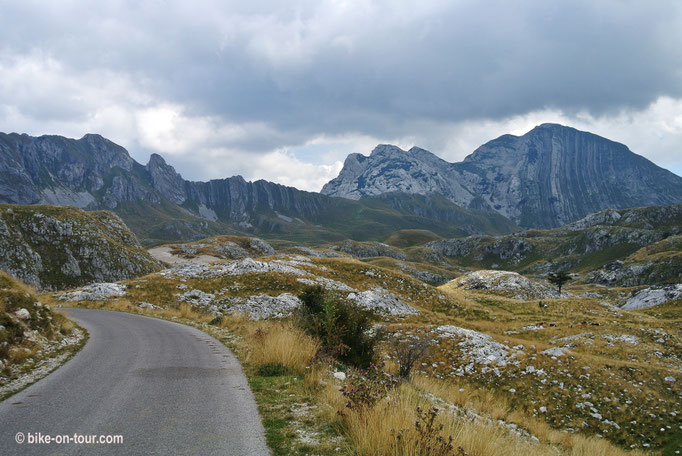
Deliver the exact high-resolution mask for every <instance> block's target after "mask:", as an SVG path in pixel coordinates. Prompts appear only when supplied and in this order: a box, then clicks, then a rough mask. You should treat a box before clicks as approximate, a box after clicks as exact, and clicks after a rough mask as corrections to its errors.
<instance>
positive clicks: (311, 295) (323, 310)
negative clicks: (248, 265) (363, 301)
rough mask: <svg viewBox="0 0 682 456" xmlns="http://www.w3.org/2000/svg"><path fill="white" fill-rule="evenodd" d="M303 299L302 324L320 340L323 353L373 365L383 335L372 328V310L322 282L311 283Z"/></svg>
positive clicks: (343, 359) (342, 359)
mask: <svg viewBox="0 0 682 456" xmlns="http://www.w3.org/2000/svg"><path fill="white" fill-rule="evenodd" d="M299 299H300V300H301V302H302V306H301V307H300V309H299V312H298V324H299V326H301V327H302V328H303V329H304V330H305V331H306V332H307V333H308V334H310V335H312V336H314V337H316V338H318V339H319V340H320V342H321V344H322V350H321V352H322V353H321V354H322V355H325V356H328V357H332V358H335V359H338V360H339V361H341V362H343V363H346V364H349V365H351V366H355V367H358V368H367V367H369V365H370V364H371V363H372V361H373V360H374V358H375V356H376V347H377V344H378V343H379V342H380V341H381V339H382V336H383V334H382V333H381V332H378V331H371V329H372V314H371V312H368V311H365V310H363V309H359V308H357V307H355V306H352V305H350V304H348V303H345V302H343V301H341V300H340V299H338V298H337V297H336V295H335V294H334V293H333V292H330V291H327V290H325V289H324V288H323V287H321V286H314V287H307V288H306V289H304V290H303V292H302V293H301V294H300V295H299Z"/></svg>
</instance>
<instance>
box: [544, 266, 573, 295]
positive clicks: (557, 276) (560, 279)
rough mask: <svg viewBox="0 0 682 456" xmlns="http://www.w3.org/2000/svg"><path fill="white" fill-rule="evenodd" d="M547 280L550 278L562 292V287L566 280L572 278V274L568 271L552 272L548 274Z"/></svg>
mask: <svg viewBox="0 0 682 456" xmlns="http://www.w3.org/2000/svg"><path fill="white" fill-rule="evenodd" d="M547 280H549V281H550V282H551V283H552V284H553V285H556V287H557V288H558V289H559V294H561V287H563V286H564V284H565V283H566V282H568V281H569V280H571V275H570V274H569V273H568V272H566V271H559V272H551V273H550V274H549V275H548V276H547Z"/></svg>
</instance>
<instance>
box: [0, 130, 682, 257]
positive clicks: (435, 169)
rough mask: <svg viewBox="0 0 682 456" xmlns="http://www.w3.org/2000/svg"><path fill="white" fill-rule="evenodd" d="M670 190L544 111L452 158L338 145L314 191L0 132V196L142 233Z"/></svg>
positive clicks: (586, 201)
mask: <svg viewBox="0 0 682 456" xmlns="http://www.w3.org/2000/svg"><path fill="white" fill-rule="evenodd" d="M338 197H341V198H338ZM678 202H682V178H680V177H678V176H676V175H674V174H672V173H671V172H669V171H666V170H664V169H662V168H659V167H658V166H656V165H654V164H653V163H651V162H650V161H648V160H646V159H645V158H643V157H641V156H639V155H636V154H634V153H632V152H630V151H629V149H628V148H627V147H626V146H624V145H622V144H618V143H615V142H612V141H609V140H607V139H604V138H601V137H599V136H596V135H593V134H590V133H585V132H580V131H578V130H575V129H573V128H568V127H563V126H560V125H553V124H544V125H541V126H539V127H537V128H535V129H533V130H532V131H530V132H529V133H527V134H526V135H523V136H521V137H516V136H511V135H505V136H502V137H500V138H498V139H495V140H493V141H491V142H489V143H487V144H485V145H483V146H481V147H479V148H478V149H477V150H476V151H475V152H474V153H473V154H472V155H470V156H468V157H467V158H466V159H465V160H464V161H463V162H461V163H448V162H446V161H444V160H441V159H440V158H438V157H437V156H435V155H434V154H432V153H430V152H428V151H426V150H423V149H419V148H412V149H410V150H409V151H408V152H405V151H403V150H401V149H399V148H397V147H395V146H389V145H380V146H377V148H376V149H374V151H373V152H372V154H371V155H370V156H369V157H365V156H363V155H359V154H352V155H350V156H349V157H348V158H347V159H346V162H345V165H344V168H343V170H342V171H341V173H340V174H339V176H338V177H337V178H336V179H334V180H332V181H331V182H329V183H328V184H326V185H325V186H324V188H323V190H322V193H321V194H320V193H314V192H305V191H300V190H297V189H295V188H293V187H286V186H283V185H279V184H275V183H272V182H267V181H264V180H258V181H255V182H247V181H245V180H244V179H243V178H242V177H241V176H235V177H230V178H226V179H217V180H211V181H209V182H191V181H187V180H185V179H183V178H182V176H181V175H180V174H178V173H177V172H176V171H175V169H173V167H172V166H170V165H168V164H167V163H166V162H165V160H164V159H163V158H162V157H161V156H160V155H157V154H154V155H152V156H151V158H150V160H149V163H147V165H142V164H140V163H138V162H136V161H135V160H133V159H132V158H131V157H130V155H129V154H128V152H127V151H126V150H125V149H124V148H123V147H121V146H118V145H116V144H114V143H113V142H111V141H109V140H108V139H105V138H103V137H101V136H99V135H92V134H89V135H85V136H84V137H83V138H81V139H78V140H75V139H68V138H64V137H61V136H41V137H31V136H28V135H25V134H24V135H20V134H15V133H12V134H4V133H0V203H10V204H54V205H72V206H76V207H79V208H83V209H87V210H95V209H111V210H113V211H114V212H116V213H117V214H118V215H119V216H121V218H122V219H123V220H124V221H125V222H126V224H128V226H129V227H130V228H131V229H132V230H133V231H134V232H135V233H136V234H137V235H138V237H140V239H141V240H142V242H143V243H145V244H147V245H149V244H154V243H160V242H166V241H176V240H190V239H197V238H201V237H206V236H210V235H216V234H230V233H233V234H247V233H249V234H250V233H256V234H259V235H263V236H268V235H272V236H277V237H279V238H282V239H290V240H293V241H297V242H302V241H307V242H317V241H333V240H340V239H346V238H353V239H357V240H368V239H377V238H379V237H381V236H385V235H387V234H389V233H391V232H394V231H396V230H401V229H424V230H430V231H432V232H434V233H437V234H438V235H440V236H444V237H455V236H464V235H471V234H505V233H510V232H513V231H515V230H518V229H519V226H521V227H526V228H545V227H555V226H559V225H562V224H565V223H569V222H572V221H574V220H577V219H580V218H582V217H584V216H585V215H587V214H589V213H592V212H596V211H599V210H603V209H607V208H616V209H618V208H625V207H633V206H649V205H666V204H674V203H678Z"/></svg>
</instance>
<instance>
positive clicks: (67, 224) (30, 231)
mask: <svg viewBox="0 0 682 456" xmlns="http://www.w3.org/2000/svg"><path fill="white" fill-rule="evenodd" d="M0 251H2V255H0V269H3V270H5V271H7V272H8V273H10V274H11V275H12V276H14V277H16V278H18V279H20V280H22V281H24V282H26V283H29V284H32V285H36V286H38V287H40V288H44V289H62V288H73V287H77V286H81V285H85V284H88V283H92V282H108V281H116V280H124V279H129V278H132V277H135V276H138V275H143V274H147V273H150V272H153V271H156V270H158V269H160V266H161V265H160V264H159V263H158V262H157V261H156V260H154V259H153V258H151V257H150V256H149V255H148V254H147V252H146V251H145V250H144V249H142V247H141V246H140V244H139V242H138V241H137V239H136V238H135V236H134V235H133V234H132V233H131V232H130V231H129V230H128V228H127V227H126V226H125V224H124V223H123V222H122V221H121V219H120V218H118V216H116V215H115V214H113V213H111V212H84V211H81V210H79V209H75V208H59V207H52V206H11V205H0Z"/></svg>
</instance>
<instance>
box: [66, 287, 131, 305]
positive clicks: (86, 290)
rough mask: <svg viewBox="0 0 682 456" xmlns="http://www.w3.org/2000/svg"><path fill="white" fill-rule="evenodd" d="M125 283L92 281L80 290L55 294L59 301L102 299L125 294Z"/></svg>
mask: <svg viewBox="0 0 682 456" xmlns="http://www.w3.org/2000/svg"><path fill="white" fill-rule="evenodd" d="M126 288H127V287H126V285H124V284H122V283H93V284H92V285H87V286H85V287H83V288H81V289H80V290H76V291H71V292H67V293H60V294H58V295H55V297H56V298H57V299H59V300H60V301H86V300H88V301H102V300H105V299H109V298H114V297H120V296H124V295H125V294H126Z"/></svg>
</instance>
